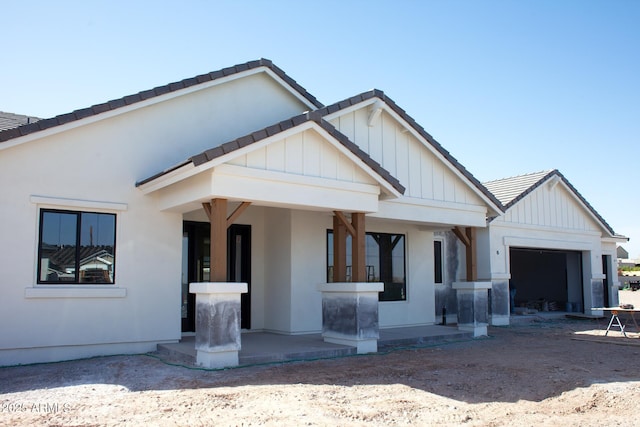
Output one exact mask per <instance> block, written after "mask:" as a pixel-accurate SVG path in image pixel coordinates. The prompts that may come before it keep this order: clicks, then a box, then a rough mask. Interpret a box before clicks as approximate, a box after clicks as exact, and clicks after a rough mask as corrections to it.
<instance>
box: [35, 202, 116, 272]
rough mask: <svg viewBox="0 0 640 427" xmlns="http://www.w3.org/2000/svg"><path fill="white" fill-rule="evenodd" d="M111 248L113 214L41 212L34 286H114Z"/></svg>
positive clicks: (113, 263)
mask: <svg viewBox="0 0 640 427" xmlns="http://www.w3.org/2000/svg"><path fill="white" fill-rule="evenodd" d="M115 249H116V215H115V214H107V213H96V212H75V211H62V210H52V209H42V210H41V211H40V238H39V244H38V283H43V284H111V283H114V278H115V263H116V262H115Z"/></svg>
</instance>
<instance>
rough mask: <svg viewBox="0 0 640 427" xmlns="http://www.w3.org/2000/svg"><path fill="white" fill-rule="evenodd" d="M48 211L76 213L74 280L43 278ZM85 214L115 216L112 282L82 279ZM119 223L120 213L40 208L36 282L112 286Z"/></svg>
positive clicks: (42, 283) (114, 278) (114, 281)
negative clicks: (81, 265)
mask: <svg viewBox="0 0 640 427" xmlns="http://www.w3.org/2000/svg"><path fill="white" fill-rule="evenodd" d="M47 213H58V214H65V215H75V216H76V227H75V228H76V230H75V263H74V275H75V278H74V280H73V281H68V280H42V256H43V246H44V245H43V243H44V242H43V233H44V216H45V215H46V214H47ZM83 214H95V215H108V216H111V217H113V247H112V252H113V254H112V256H113V267H112V276H113V280H112V281H111V282H91V281H85V282H81V281H80V270H81V269H80V261H82V258H81V239H82V215H83ZM117 223H118V215H117V214H115V213H111V212H96V211H84V210H71V209H49V208H42V209H40V214H39V224H38V258H37V263H38V266H37V280H36V283H37V284H39V285H65V286H66V285H73V286H76V285H89V286H93V285H105V286H112V285H115V283H116V238H117Z"/></svg>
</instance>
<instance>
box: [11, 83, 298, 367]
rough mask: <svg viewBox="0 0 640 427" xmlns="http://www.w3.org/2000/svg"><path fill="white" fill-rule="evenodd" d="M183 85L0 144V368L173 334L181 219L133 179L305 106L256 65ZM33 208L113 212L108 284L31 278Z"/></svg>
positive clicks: (127, 349) (151, 344)
mask: <svg viewBox="0 0 640 427" xmlns="http://www.w3.org/2000/svg"><path fill="white" fill-rule="evenodd" d="M189 92H190V93H188V94H186V95H181V93H179V92H175V93H172V94H170V95H167V96H163V97H158V98H157V99H154V100H152V101H149V102H143V103H139V104H135V105H133V106H130V107H123V108H121V109H118V110H116V111H113V112H109V113H106V114H104V115H100V116H94V117H91V118H89V119H85V120H80V121H77V122H72V123H69V124H67V125H63V126H59V127H56V128H52V129H50V130H47V131H42V132H39V133H35V134H31V135H28V136H26V137H22V138H21V139H20V140H15V141H12V143H11V144H10V145H4V146H0V181H1V182H4V183H12V184H11V185H4V186H3V187H2V189H1V190H0V236H2V241H3V245H2V249H0V251H1V256H0V268H1V269H2V271H3V275H2V277H0V291H1V292H2V294H3V302H2V306H3V309H2V310H0V325H2V326H0V365H8V364H9V365H10V364H17V363H30V362H39V361H50V360H61V359H72V358H78V357H85V356H93V355H99V354H100V355H101V354H113V353H131V352H133V353H137V352H141V351H149V350H154V349H155V346H156V344H157V343H158V342H164V341H175V340H178V339H179V338H180V283H181V248H182V221H183V216H182V215H181V214H179V213H171V212H161V211H159V210H158V208H157V206H156V201H155V198H154V197H153V196H145V195H144V194H142V193H141V192H140V191H139V190H138V189H137V188H136V187H135V183H136V181H138V180H141V179H144V178H147V177H148V176H150V175H152V174H154V173H157V172H159V171H161V170H163V169H165V168H167V167H170V166H172V165H174V164H175V163H178V162H181V161H183V160H184V159H185V158H188V157H189V156H191V155H193V154H195V153H197V152H199V151H202V150H204V149H207V148H211V147H213V146H215V145H216V144H218V143H220V142H224V141H227V140H229V139H233V138H236V137H237V136H239V135H242V134H245V133H249V132H251V131H254V130H256V129H259V128H261V127H264V126H267V125H269V124H272V123H274V122H277V121H279V120H282V119H283V118H287V117H291V116H294V115H296V114H299V113H300V112H302V111H304V110H306V109H308V107H307V106H305V105H303V104H302V103H301V102H300V101H299V100H297V99H296V98H294V97H293V96H292V95H291V94H290V93H288V92H287V91H285V90H283V89H282V88H281V87H280V86H279V85H278V84H276V83H275V82H274V81H273V80H272V79H271V78H270V77H267V76H266V75H264V74H263V73H258V74H253V75H251V76H249V77H246V78H244V79H238V80H235V81H233V82H229V83H228V84H227V85H223V86H216V85H213V86H211V87H209V88H208V89H204V90H200V91H189ZM159 101H162V102H159ZM104 117H108V118H104ZM102 118H104V119H102ZM22 140H24V141H26V142H24V143H22V144H20V143H19V142H20V141H22ZM5 144H6V143H5ZM7 147H8V148H7ZM33 196H37V197H36V198H35V199H34V198H33ZM40 208H57V209H69V210H79V211H99V212H110V213H115V214H116V215H117V232H116V278H115V285H106V286H91V287H87V286H79V285H73V286H67V287H66V288H62V287H60V286H58V285H37V283H36V279H37V278H36V275H37V261H36V259H37V242H38V230H39V224H38V221H39V216H38V215H39V214H38V212H39V209H40ZM257 248H258V249H259V246H257ZM94 291H95V292H94ZM257 314H258V315H257V318H260V313H257Z"/></svg>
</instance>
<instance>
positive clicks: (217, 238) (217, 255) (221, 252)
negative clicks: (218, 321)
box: [202, 199, 251, 282]
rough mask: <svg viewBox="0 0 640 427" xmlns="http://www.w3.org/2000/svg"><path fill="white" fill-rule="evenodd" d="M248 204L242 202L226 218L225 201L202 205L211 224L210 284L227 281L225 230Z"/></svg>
mask: <svg viewBox="0 0 640 427" xmlns="http://www.w3.org/2000/svg"><path fill="white" fill-rule="evenodd" d="M250 204H251V203H250V202H242V203H241V204H240V206H238V207H237V208H236V210H235V211H233V213H232V214H231V215H229V217H227V199H212V200H211V202H210V203H203V204H202V207H203V208H204V211H205V212H206V213H207V217H208V218H209V223H210V224H211V243H210V245H209V247H210V249H211V260H210V268H211V270H210V275H209V280H211V281H212V282H226V281H227V228H229V226H230V225H231V224H233V221H235V220H236V219H237V218H238V217H239V216H240V215H241V214H242V212H244V211H245V210H246V209H247V208H248V207H249V205H250Z"/></svg>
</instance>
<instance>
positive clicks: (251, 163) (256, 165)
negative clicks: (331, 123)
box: [227, 129, 374, 184]
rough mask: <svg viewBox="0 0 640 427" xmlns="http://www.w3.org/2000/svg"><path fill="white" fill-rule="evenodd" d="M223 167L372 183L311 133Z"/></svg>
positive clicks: (315, 134)
mask: <svg viewBox="0 0 640 427" xmlns="http://www.w3.org/2000/svg"><path fill="white" fill-rule="evenodd" d="M227 163H228V164H231V165H235V166H243V167H246V168H250V169H260V170H268V171H274V172H284V173H287V174H292V175H300V176H308V177H318V178H326V179H331V180H335V181H344V182H352V183H361V184H373V183H374V182H373V179H372V178H371V177H370V176H369V175H367V174H366V173H365V172H364V171H363V170H362V169H360V168H359V167H358V166H357V165H356V164H355V163H354V162H353V161H352V160H350V159H349V158H347V156H345V155H344V154H342V153H341V152H340V151H339V150H338V149H337V148H336V147H334V146H333V145H331V144H330V143H328V142H327V141H326V140H325V139H324V138H323V137H322V136H320V135H319V134H318V133H317V132H316V131H315V130H312V129H309V130H306V131H304V132H300V133H297V134H294V135H291V136H288V137H286V138H283V139H281V140H279V141H275V142H272V143H270V144H269V145H267V146H265V147H263V148H260V149H257V150H254V151H252V152H250V153H247V154H245V155H242V156H239V157H237V158H234V159H233V160H230V161H229V162H227Z"/></svg>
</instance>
